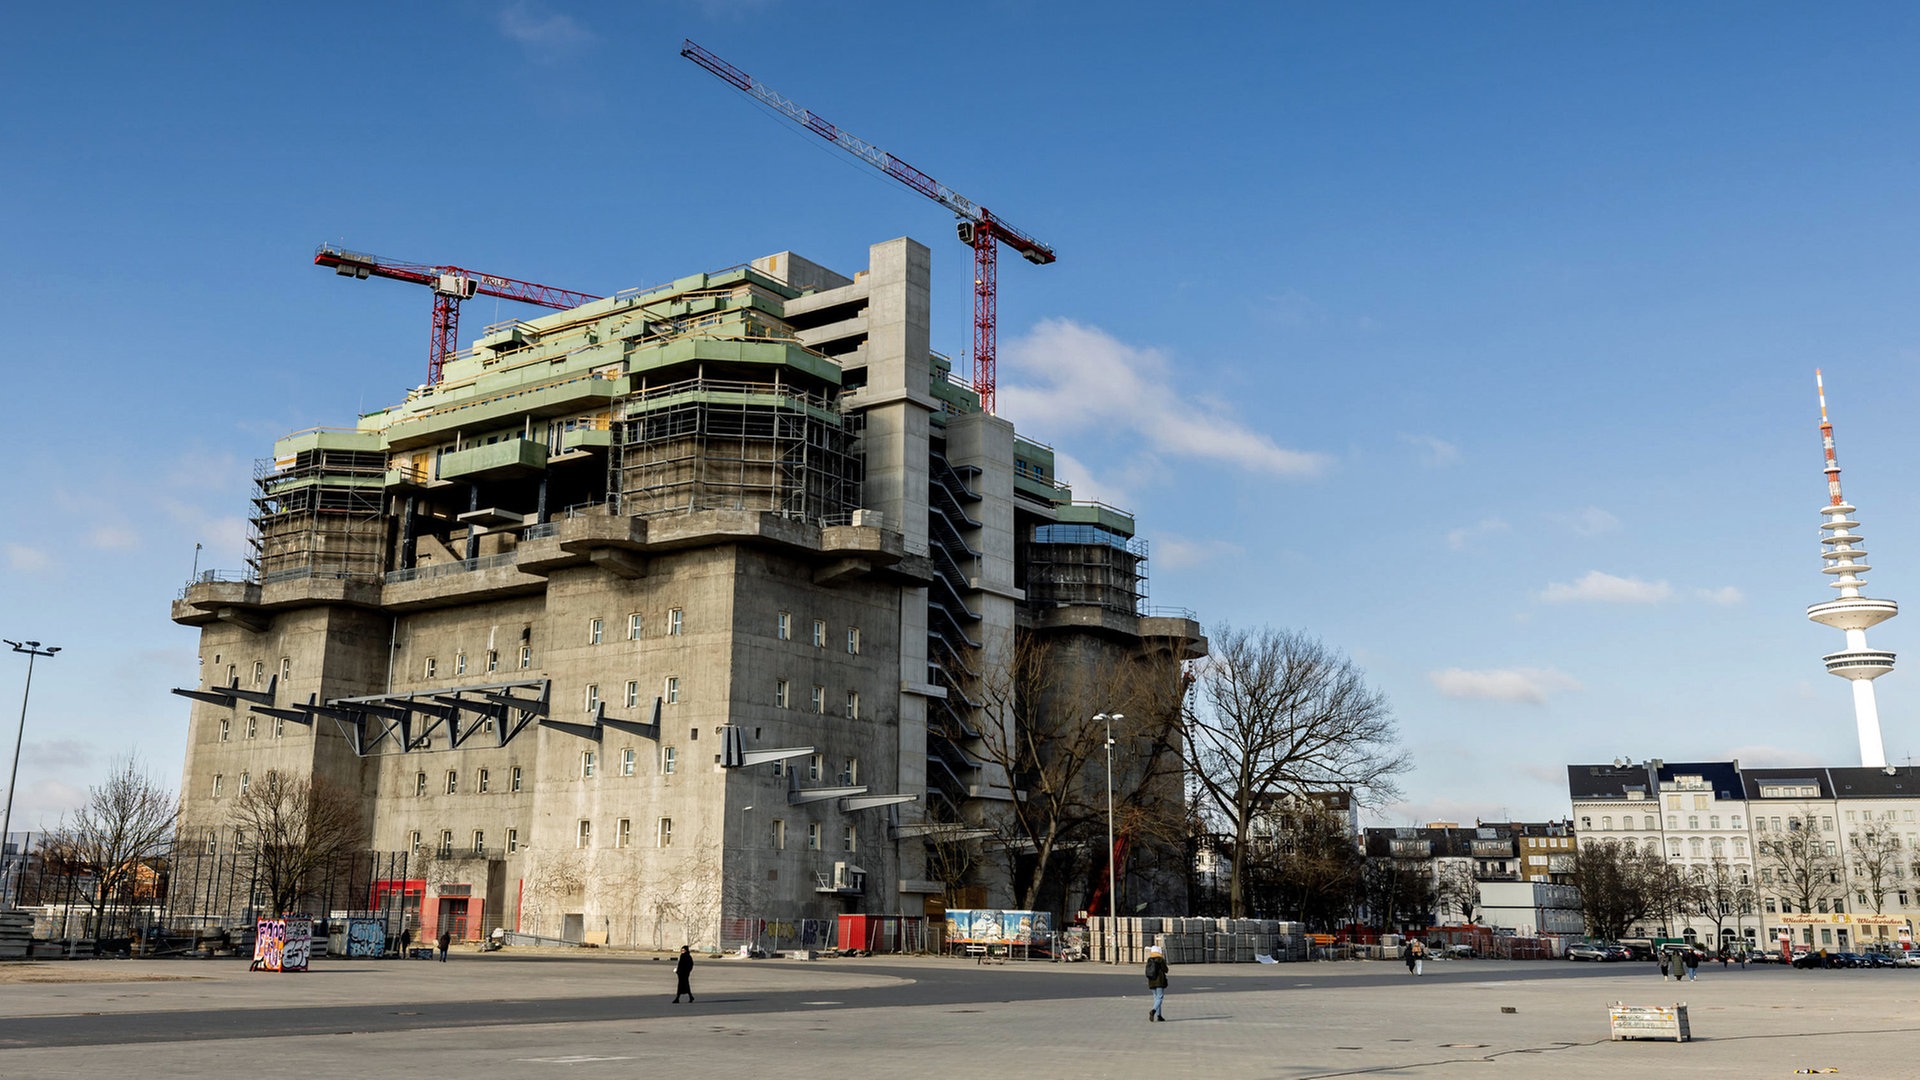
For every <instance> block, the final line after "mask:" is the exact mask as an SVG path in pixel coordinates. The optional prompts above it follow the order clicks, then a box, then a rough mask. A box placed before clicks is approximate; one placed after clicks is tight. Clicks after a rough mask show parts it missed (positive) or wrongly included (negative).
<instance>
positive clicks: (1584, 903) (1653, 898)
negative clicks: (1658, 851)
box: [1573, 840, 1668, 941]
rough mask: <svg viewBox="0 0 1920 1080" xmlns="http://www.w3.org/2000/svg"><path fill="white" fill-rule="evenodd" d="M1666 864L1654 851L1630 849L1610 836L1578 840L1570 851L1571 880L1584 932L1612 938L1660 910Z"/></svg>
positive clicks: (1614, 939) (1615, 938) (1622, 934)
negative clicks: (1585, 924) (1582, 919)
mask: <svg viewBox="0 0 1920 1080" xmlns="http://www.w3.org/2000/svg"><path fill="white" fill-rule="evenodd" d="M1667 869H1668V868H1667V865H1666V863H1665V861H1664V860H1662V859H1661V858H1660V857H1659V856H1658V855H1655V854H1652V853H1640V852H1637V851H1629V850H1627V848H1626V847H1625V846H1624V845H1622V844H1620V843H1618V842H1617V841H1613V840H1600V841H1595V842H1593V843H1585V844H1581V845H1580V847H1579V849H1578V850H1577V851H1575V852H1574V854H1573V884H1574V886H1575V887H1576V888H1578V889H1579V890H1580V912H1581V914H1582V916H1584V917H1585V919H1586V923H1587V933H1588V934H1590V935H1592V936H1594V937H1597V938H1600V939H1601V940H1603V941H1617V940H1619V939H1620V938H1623V937H1625V936H1626V934H1627V928H1628V927H1630V926H1632V925H1633V924H1635V923H1637V922H1640V921H1641V920H1642V919H1646V918H1648V917H1650V916H1654V915H1656V914H1658V913H1659V910H1660V907H1661V905H1662V903H1663V901H1662V898H1661V897H1660V895H1659V893H1660V884H1661V880H1662V877H1663V875H1664V874H1665V873H1666V872H1667Z"/></svg>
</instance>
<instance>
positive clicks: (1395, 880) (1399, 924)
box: [1360, 858, 1434, 930]
mask: <svg viewBox="0 0 1920 1080" xmlns="http://www.w3.org/2000/svg"><path fill="white" fill-rule="evenodd" d="M1360 892H1361V896H1362V897H1363V898H1364V900H1365V902H1366V908H1367V917H1368V919H1369V920H1370V921H1371V922H1372V923H1373V925H1374V926H1375V927H1377V928H1379V929H1381V930H1391V929H1396V928H1403V927H1407V926H1411V925H1416V924H1418V925H1424V924H1425V922H1426V920H1427V919H1428V918H1429V917H1431V916H1432V915H1433V914H1434V911H1433V905H1434V890H1433V866H1432V864H1431V862H1430V861H1429V860H1426V859H1401V858H1378V859H1372V858H1370V859H1368V860H1367V861H1366V865H1365V867H1364V868H1363V869H1362V870H1361V872H1360Z"/></svg>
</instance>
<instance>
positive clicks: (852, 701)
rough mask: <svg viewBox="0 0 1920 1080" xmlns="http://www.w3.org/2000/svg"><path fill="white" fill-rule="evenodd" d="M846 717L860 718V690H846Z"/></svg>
mask: <svg viewBox="0 0 1920 1080" xmlns="http://www.w3.org/2000/svg"><path fill="white" fill-rule="evenodd" d="M847 719H849V720H858V719H860V691H858V690H849V691H847Z"/></svg>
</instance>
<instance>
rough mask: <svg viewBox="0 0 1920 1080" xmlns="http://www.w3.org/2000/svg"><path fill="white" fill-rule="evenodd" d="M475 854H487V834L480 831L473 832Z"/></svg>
mask: <svg viewBox="0 0 1920 1080" xmlns="http://www.w3.org/2000/svg"><path fill="white" fill-rule="evenodd" d="M473 853H474V854H475V855H485V854H486V853H487V834H486V833H484V832H481V831H480V830H479V829H475V830H473Z"/></svg>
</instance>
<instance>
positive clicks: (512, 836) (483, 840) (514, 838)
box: [410, 829, 520, 859]
mask: <svg viewBox="0 0 1920 1080" xmlns="http://www.w3.org/2000/svg"><path fill="white" fill-rule="evenodd" d="M506 833H507V835H506V844H505V850H506V853H507V854H509V855H512V854H514V853H515V852H517V851H519V850H520V830H519V829H508V830H506ZM421 839H422V837H421V835H420V830H419V829H415V830H413V835H412V836H411V837H410V843H411V845H412V847H413V849H414V850H415V851H420V850H423V849H422V847H421ZM463 850H467V851H471V852H473V853H474V854H475V855H485V854H486V853H487V833H486V830H485V829H475V830H473V842H472V843H471V844H470V845H469V846H468V847H467V848H465V849H463ZM434 852H435V854H437V855H439V856H440V857H441V858H443V859H444V858H448V857H451V856H452V855H453V830H452V829H442V830H440V842H439V843H438V844H437V845H435V847H434Z"/></svg>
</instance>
